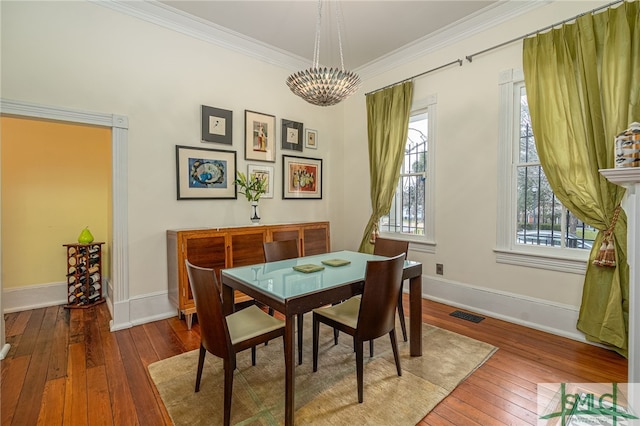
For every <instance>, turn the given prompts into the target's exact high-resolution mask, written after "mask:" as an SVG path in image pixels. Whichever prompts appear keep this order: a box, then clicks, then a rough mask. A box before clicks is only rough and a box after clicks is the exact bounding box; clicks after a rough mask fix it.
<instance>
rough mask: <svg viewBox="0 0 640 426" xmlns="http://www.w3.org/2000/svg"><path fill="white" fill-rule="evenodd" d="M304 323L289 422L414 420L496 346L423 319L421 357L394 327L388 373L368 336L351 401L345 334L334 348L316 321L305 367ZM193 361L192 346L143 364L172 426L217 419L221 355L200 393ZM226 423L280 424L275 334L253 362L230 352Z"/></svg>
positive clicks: (280, 366)
mask: <svg viewBox="0 0 640 426" xmlns="http://www.w3.org/2000/svg"><path fill="white" fill-rule="evenodd" d="M311 322H312V321H311V316H310V315H307V316H306V317H305V330H304V331H305V335H304V343H303V351H304V352H303V363H302V365H297V366H296V372H295V374H296V393H295V403H296V411H295V421H296V424H299V425H348V426H353V425H356V424H357V425H365V424H366V425H391V424H393V425H415V424H416V423H418V422H419V421H420V420H421V419H422V418H423V417H424V416H425V415H427V413H429V411H431V410H432V409H433V407H435V406H436V405H437V404H438V403H439V402H440V401H441V400H442V399H444V398H445V397H446V396H447V395H448V394H449V393H450V392H451V391H452V390H453V389H455V387H456V386H457V385H458V384H459V383H460V382H462V381H463V380H464V379H465V378H466V377H467V376H468V375H469V374H471V373H472V372H473V371H474V370H475V369H476V368H478V367H479V366H480V365H482V364H483V363H484V362H485V361H486V360H487V359H488V358H489V357H490V356H491V355H492V354H493V353H494V352H495V350H496V348H495V347H494V346H491V345H489V344H487V343H484V342H480V341H477V340H474V339H471V338H468V337H465V336H461V335H459V334H456V333H452V332H449V331H446V330H442V329H440V328H437V327H433V326H430V325H426V324H423V325H422V347H423V355H422V357H411V356H409V343H408V342H407V343H405V342H403V341H402V333H401V331H400V327H399V325H398V326H397V327H396V330H397V331H396V332H397V334H398V335H399V336H400V342H398V345H399V349H400V356H401V365H402V376H401V377H399V376H398V375H397V373H396V369H395V364H394V361H393V352H392V351H391V345H390V343H389V338H388V337H382V338H379V339H377V340H376V342H375V356H374V357H373V358H369V356H368V354H369V348H368V344H367V343H365V348H364V350H365V365H364V402H363V403H362V404H359V403H358V392H357V384H356V372H355V369H356V363H355V353H354V352H353V344H352V339H351V336H348V335H345V334H342V333H341V334H340V343H339V344H338V345H337V346H335V345H334V344H333V331H332V329H330V328H329V327H327V326H325V325H323V324H321V325H320V331H321V334H320V348H319V353H318V371H317V372H316V373H313V371H312V342H311V337H312V335H311ZM407 325H409V322H408V320H407ZM296 359H297V355H296ZM197 363H198V351H197V350H195V351H191V352H187V353H184V354H181V355H178V356H174V357H172V358H168V359H165V360H162V361H158V362H155V363H153V364H151V365H149V373H150V375H151V378H152V380H153V382H154V383H155V385H156V387H157V389H158V391H159V393H160V396H161V397H162V400H163V402H164V404H165V406H166V408H167V411H168V412H169V415H170V416H171V419H172V420H173V422H174V424H175V425H176V426H182V425H190V426H191V425H219V424H222V399H223V380H224V379H223V370H222V361H221V360H220V359H218V358H216V357H214V356H213V355H211V354H209V353H207V356H206V358H205V366H204V371H203V373H202V382H201V385H200V392H198V393H195V392H194V385H195V377H196V370H197ZM231 422H232V424H237V425H279V424H283V423H284V352H283V342H282V339H276V340H272V341H271V342H270V343H269V345H267V346H261V347H259V348H258V354H257V364H256V366H255V367H252V366H251V351H249V350H247V351H244V352H241V353H240V354H238V368H237V369H236V371H235V376H234V382H233V401H232V404H231Z"/></svg>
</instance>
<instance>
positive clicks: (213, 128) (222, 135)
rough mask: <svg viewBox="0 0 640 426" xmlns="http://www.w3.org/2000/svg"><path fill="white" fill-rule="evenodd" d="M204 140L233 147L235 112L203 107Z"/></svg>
mask: <svg viewBox="0 0 640 426" xmlns="http://www.w3.org/2000/svg"><path fill="white" fill-rule="evenodd" d="M201 110H202V111H201V112H202V140H203V141H204V142H215V143H223V144H226V145H232V144H233V139H232V137H231V136H232V129H233V111H227V110H226V109H219V108H213V107H210V106H206V105H202V108H201Z"/></svg>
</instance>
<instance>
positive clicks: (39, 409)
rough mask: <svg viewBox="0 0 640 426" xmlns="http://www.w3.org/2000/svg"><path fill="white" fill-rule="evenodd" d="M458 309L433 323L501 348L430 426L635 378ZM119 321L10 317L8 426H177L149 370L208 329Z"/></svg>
mask: <svg viewBox="0 0 640 426" xmlns="http://www.w3.org/2000/svg"><path fill="white" fill-rule="evenodd" d="M405 298H406V295H405ZM408 305H409V303H408V299H405V306H408ZM453 310H454V308H451V307H449V306H446V305H442V304H439V303H435V302H430V301H427V300H424V301H423V321H424V322H426V323H429V324H432V325H435V326H438V327H441V328H444V329H448V330H451V331H454V332H456V333H460V334H464V335H466V336H469V337H472V338H475V339H478V340H482V341H484V342H487V343H490V344H492V345H495V346H497V347H498V348H499V350H498V351H497V352H496V353H495V354H494V355H493V356H492V357H491V358H490V359H489V360H488V361H487V362H486V363H485V364H484V365H482V366H481V367H480V368H479V369H478V370H476V371H475V372H474V373H473V374H472V375H471V376H470V377H468V378H467V380H465V381H464V382H463V383H461V384H460V385H459V386H458V387H457V388H456V389H455V390H454V391H453V392H452V393H451V395H449V396H448V397H447V398H446V399H445V400H443V401H442V402H441V403H440V404H439V405H437V406H436V407H435V408H434V409H433V410H432V411H431V412H430V413H429V414H428V415H427V416H426V417H425V418H424V419H423V420H422V421H421V422H420V423H419V424H420V425H421V426H422V425H456V426H460V425H484V426H486V425H501V424H506V425H524V424H536V421H537V415H536V384H537V383H541V382H574V383H586V382H604V383H611V382H619V383H624V382H626V380H627V361H626V359H624V358H623V357H621V356H619V355H617V354H616V353H614V352H611V351H607V350H605V349H601V348H598V347H595V346H591V345H587V344H583V343H579V342H575V341H573V340H569V339H565V338H561V337H557V336H553V335H550V334H547V333H543V332H540V331H536V330H532V329H529V328H525V327H521V326H517V325H514V324H510V323H507V322H504V321H500V320H496V319H493V318H486V319H485V320H483V321H482V322H480V323H477V324H476V323H472V322H469V321H465V320H462V319H458V318H454V317H451V316H449V313H451V312H452V311H453ZM109 320H110V317H109V311H108V309H107V307H106V304H101V305H97V306H95V307H93V308H90V309H72V310H68V309H64V308H63V307H61V306H60V307H57V306H56V307H50V308H43V309H36V310H32V311H24V312H19V313H12V314H7V315H5V321H6V334H7V342H8V343H9V344H11V349H10V350H9V353H8V355H7V357H6V358H5V359H4V360H3V361H2V373H1V374H2V375H1V385H2V389H1V401H2V405H1V412H2V414H1V416H2V425H6V426H8V425H20V426H23V425H24V426H28V425H47V426H49V425H94V424H100V425H116V426H120V425H153V426H157V425H163V424H166V425H171V420H170V419H169V416H168V415H167V412H166V410H165V409H164V406H163V404H162V402H161V400H160V397H159V396H158V394H157V392H156V390H155V387H154V385H153V384H152V383H151V381H150V379H149V375H148V372H147V365H149V364H150V363H153V362H155V361H158V360H160V359H164V358H168V357H171V356H173V355H177V354H180V353H182V352H185V351H190V350H193V349H197V348H198V346H199V338H200V337H199V328H198V324H197V323H194V326H193V328H192V330H190V331H189V330H187V328H186V325H185V322H184V321H182V320H179V319H178V318H177V317H174V318H170V319H167V320H163V321H156V322H153V323H148V324H144V325H140V326H136V327H133V328H131V329H128V330H122V331H117V332H114V333H111V332H110V331H109V328H108V324H109ZM423 344H425V345H428V344H429V342H423Z"/></svg>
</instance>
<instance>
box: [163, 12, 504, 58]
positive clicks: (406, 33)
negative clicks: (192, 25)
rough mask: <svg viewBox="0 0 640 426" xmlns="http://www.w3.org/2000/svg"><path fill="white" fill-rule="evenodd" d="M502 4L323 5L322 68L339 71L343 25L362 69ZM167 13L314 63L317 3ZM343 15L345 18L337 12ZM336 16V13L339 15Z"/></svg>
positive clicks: (348, 52) (346, 43) (346, 46)
mask: <svg viewBox="0 0 640 426" xmlns="http://www.w3.org/2000/svg"><path fill="white" fill-rule="evenodd" d="M503 2H504V0H502V1H497V0H491V1H481V0H472V1H462V0H448V1H438V0H413V1H401V0H385V1H366V0H343V1H341V2H340V8H339V9H337V8H336V2H334V1H332V2H325V1H323V8H322V26H321V39H320V58H319V59H320V65H325V66H339V65H340V52H339V49H338V39H337V34H338V31H337V28H338V25H337V23H338V22H341V25H340V28H341V29H342V45H343V53H344V62H345V63H344V65H345V67H346V68H347V69H358V68H361V67H363V66H365V65H367V64H370V63H372V62H374V61H378V60H380V59H381V58H384V57H385V56H386V55H389V54H391V53H393V52H397V51H400V50H402V49H403V48H407V47H408V46H411V45H412V44H415V43H417V42H419V41H420V40H421V39H425V38H428V37H429V36H433V35H434V34H437V33H438V32H441V31H443V30H445V29H447V28H449V27H452V26H455V25H462V24H464V22H465V21H466V20H469V19H471V18H472V17H475V16H477V15H479V14H481V13H483V12H486V11H488V10H490V9H492V8H493V7H495V6H496V5H497V4H498V3H503ZM159 3H161V4H162V6H163V8H166V9H168V10H172V11H175V12H177V13H179V14H181V15H184V16H188V17H192V18H196V19H197V20H198V21H201V22H202V23H206V24H212V25H214V26H216V27H219V29H222V30H223V31H225V32H228V33H230V34H232V35H234V36H239V37H241V38H243V39H247V40H251V41H258V42H259V43H261V44H264V45H267V47H270V48H275V49H276V50H279V51H281V52H282V53H285V54H288V55H293V56H296V57H298V58H301V59H304V60H305V61H307V62H309V63H311V61H312V59H313V53H314V40H315V33H316V22H317V20H318V3H317V1H315V0H289V1H271V0H264V1H260V0H259V1H255V0H254V1H249V0H241V1H238V0H235V1H219V0H210V1H202V0H199V1H198V0H196V1H193V0H168V1H161V2H159ZM340 10H341V13H340V12H339V11H340ZM336 11H338V13H336Z"/></svg>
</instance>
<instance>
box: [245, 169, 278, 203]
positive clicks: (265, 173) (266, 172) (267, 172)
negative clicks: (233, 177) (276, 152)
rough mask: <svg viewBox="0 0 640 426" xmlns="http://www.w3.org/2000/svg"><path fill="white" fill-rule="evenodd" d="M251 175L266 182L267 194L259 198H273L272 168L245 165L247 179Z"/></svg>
mask: <svg viewBox="0 0 640 426" xmlns="http://www.w3.org/2000/svg"><path fill="white" fill-rule="evenodd" d="M251 175H255V176H257V177H260V178H264V179H265V180H266V182H267V192H265V193H264V194H262V196H261V197H260V198H273V166H267V165H264V166H263V165H262V164H249V165H247V177H248V178H250V177H251Z"/></svg>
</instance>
